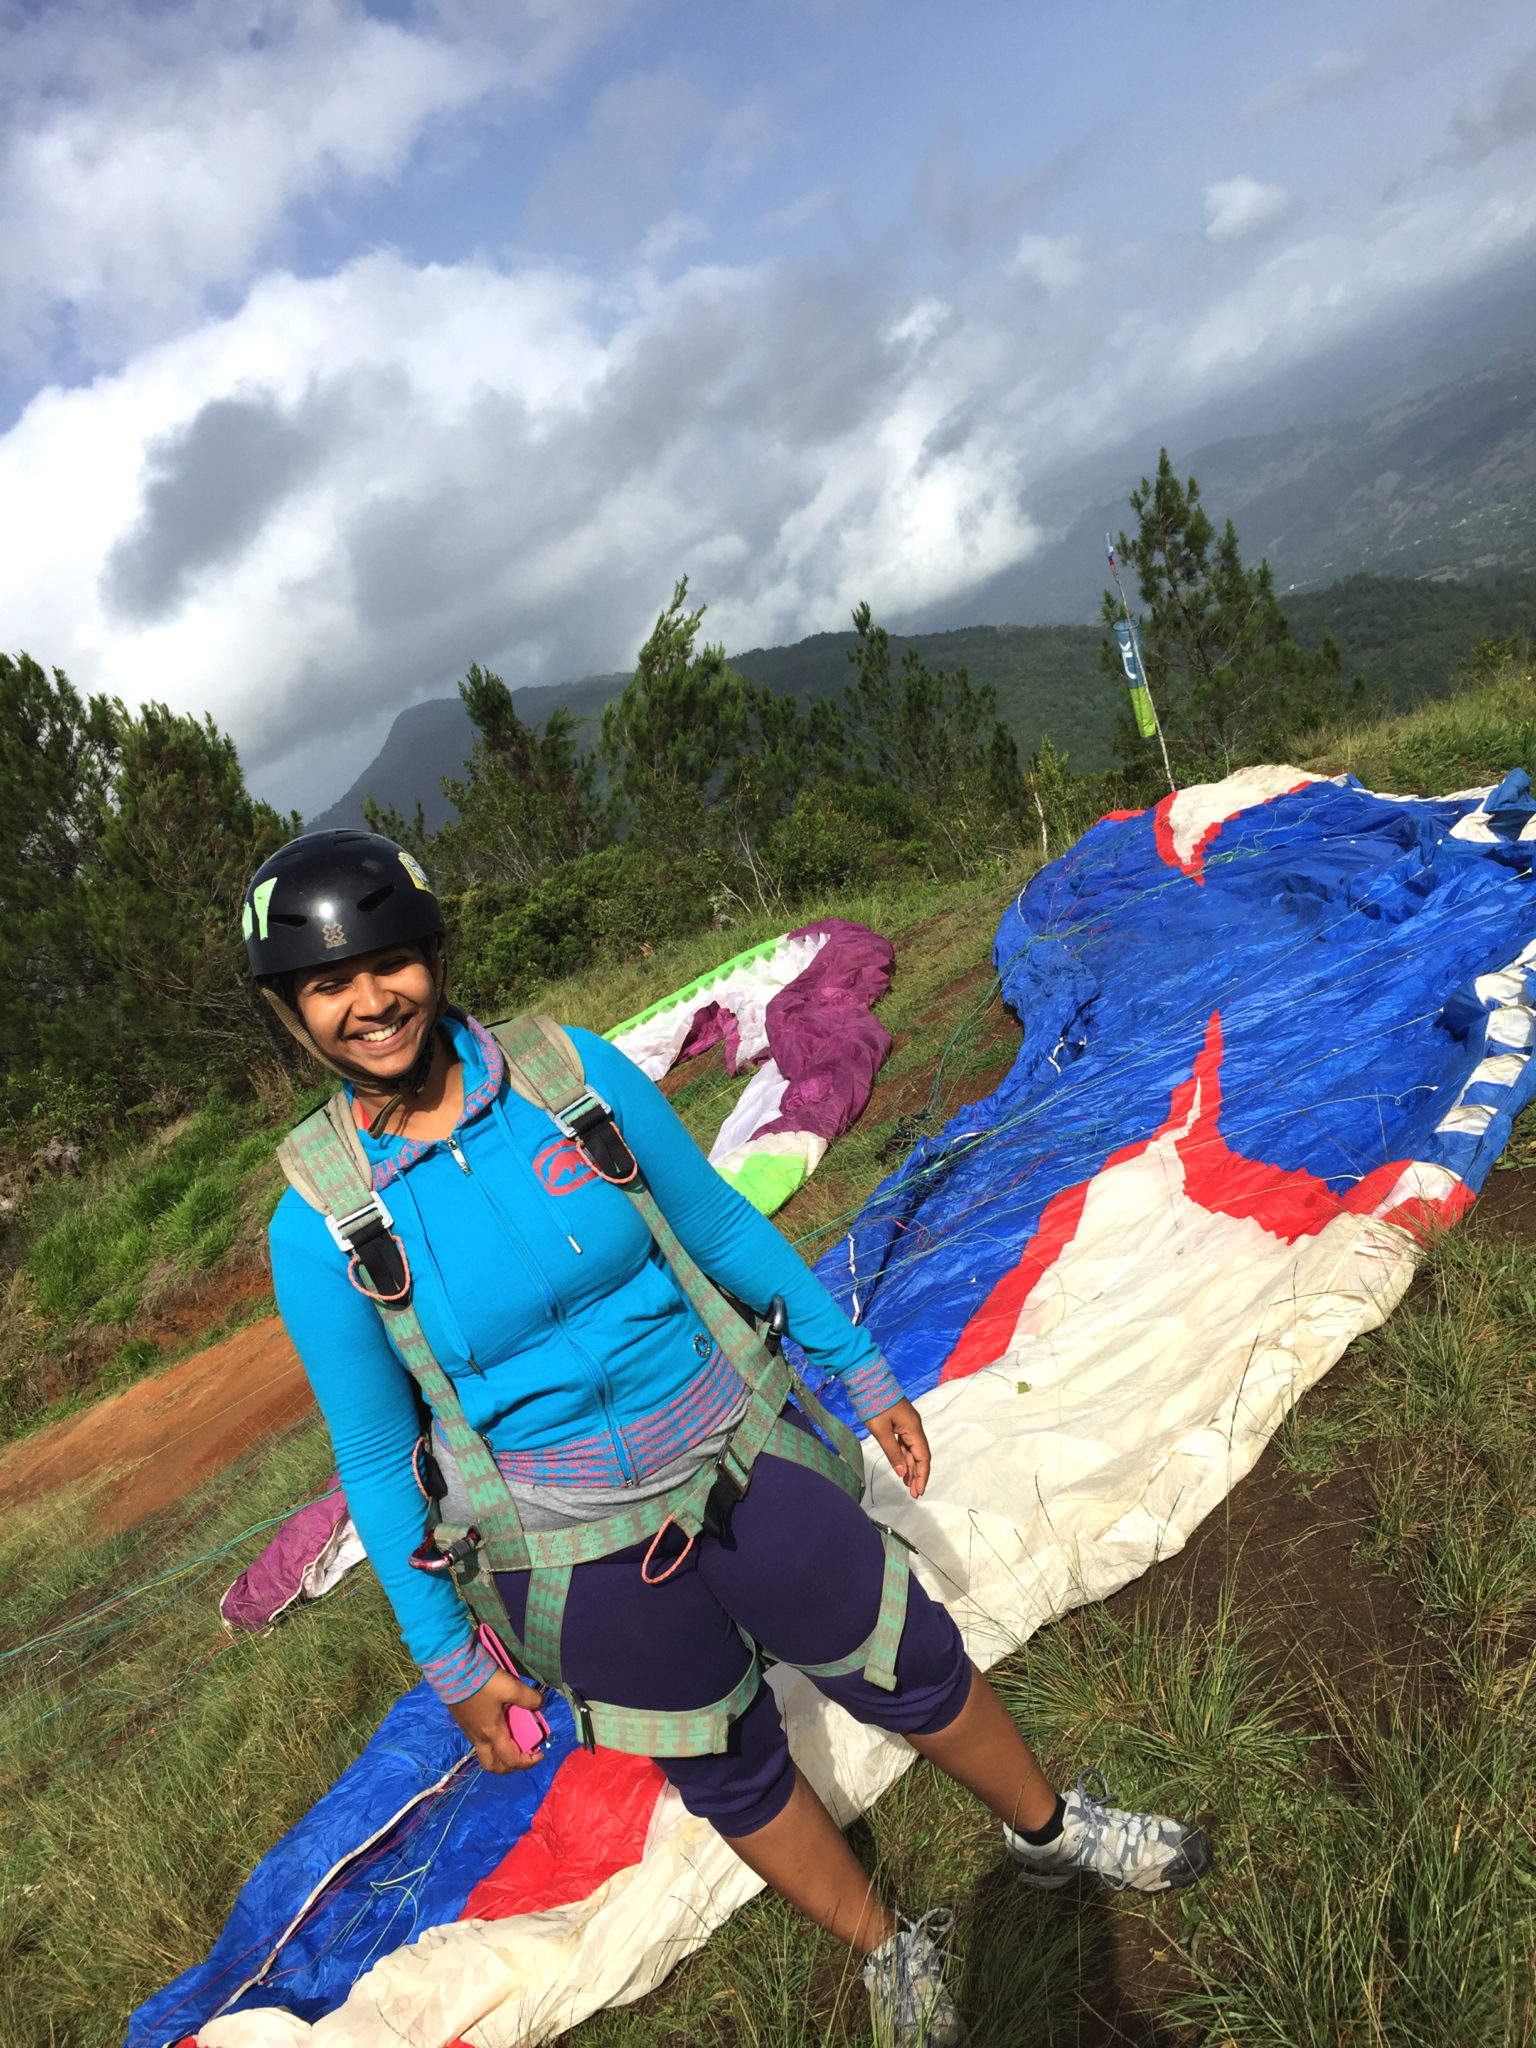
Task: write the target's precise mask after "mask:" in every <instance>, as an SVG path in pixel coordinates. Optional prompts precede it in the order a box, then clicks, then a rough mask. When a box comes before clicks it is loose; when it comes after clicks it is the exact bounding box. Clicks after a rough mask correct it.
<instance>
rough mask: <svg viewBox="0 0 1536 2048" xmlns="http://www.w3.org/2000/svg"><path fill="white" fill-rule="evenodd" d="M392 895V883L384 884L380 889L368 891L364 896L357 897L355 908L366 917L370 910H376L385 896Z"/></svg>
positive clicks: (393, 889) (393, 891) (393, 890)
mask: <svg viewBox="0 0 1536 2048" xmlns="http://www.w3.org/2000/svg"><path fill="white" fill-rule="evenodd" d="M394 893H395V885H394V883H393V882H386V883H385V884H384V886H383V888H382V889H370V890H369V891H368V894H367V895H366V896H359V897H358V899H357V907H358V909H359V910H361V911H362V912H363V914H364V915H365V916H366V915H367V913H368V912H369V911H370V910H377V909H378V907H379V905H380V904H381V903H382V902H383V901H384V899H385V897H386V896H393V895H394Z"/></svg>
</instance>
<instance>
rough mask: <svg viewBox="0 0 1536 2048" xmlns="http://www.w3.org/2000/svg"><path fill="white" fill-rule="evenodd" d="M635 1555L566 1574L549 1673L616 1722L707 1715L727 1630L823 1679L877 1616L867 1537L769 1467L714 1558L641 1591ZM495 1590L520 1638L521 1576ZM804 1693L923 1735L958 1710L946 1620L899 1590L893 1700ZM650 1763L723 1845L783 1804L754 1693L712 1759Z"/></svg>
mask: <svg viewBox="0 0 1536 2048" xmlns="http://www.w3.org/2000/svg"><path fill="white" fill-rule="evenodd" d="M796 1419H798V1418H796ZM682 1545H683V1539H682V1536H681V1534H680V1533H679V1532H678V1531H676V1530H673V1529H669V1530H668V1531H667V1534H666V1536H665V1537H664V1538H663V1540H662V1542H661V1543H660V1544H658V1546H657V1551H656V1562H653V1564H652V1571H653V1572H654V1571H655V1570H656V1569H657V1562H659V1561H660V1560H661V1559H663V1558H669V1557H672V1558H675V1557H676V1556H677V1554H678V1552H679V1551H680V1550H681V1549H682ZM645 1551H646V1545H644V1544H636V1545H634V1546H633V1547H632V1548H631V1549H628V1550H619V1551H615V1552H614V1554H613V1555H612V1556H611V1557H604V1558H599V1559H597V1560H595V1561H594V1562H593V1563H591V1564H579V1565H577V1566H576V1568H575V1570H574V1571H573V1572H572V1573H571V1584H570V1593H569V1596H568V1598H567V1600H566V1606H565V1621H564V1626H563V1629H562V1632H561V1639H560V1640H561V1658H562V1661H563V1663H564V1666H565V1676H566V1679H567V1681H568V1682H569V1683H570V1684H571V1685H572V1686H573V1687H574V1688H575V1690H576V1691H577V1692H579V1693H582V1694H584V1695H585V1696H586V1697H587V1698H589V1699H598V1700H608V1701H610V1702H611V1703H612V1704H613V1705H614V1706H620V1707H650V1708H691V1707H704V1706H709V1705H710V1704H711V1703H712V1702H713V1701H715V1700H718V1699H723V1698H724V1697H725V1695H726V1694H727V1693H728V1692H729V1691H730V1690H731V1688H732V1687H733V1686H734V1685H736V1684H737V1683H738V1682H739V1681H740V1679H741V1676H742V1674H743V1672H744V1671H745V1670H746V1668H747V1664H748V1661H749V1657H750V1654H751V1653H750V1652H749V1651H748V1649H747V1647H746V1645H745V1644H744V1643H743V1642H742V1639H741V1637H740V1635H738V1633H737V1630H736V1624H737V1623H738V1622H739V1623H740V1624H741V1626H742V1628H744V1629H745V1630H746V1632H747V1634H748V1635H749V1636H751V1637H752V1638H753V1639H754V1641H756V1642H759V1643H761V1644H762V1645H763V1647H764V1649H766V1650H767V1651H768V1653H769V1655H770V1656H772V1657H774V1658H776V1659H778V1660H779V1661H780V1662H781V1663H786V1664H829V1663H831V1662H832V1661H833V1660H834V1659H835V1658H838V1657H846V1656H848V1655H849V1654H850V1652H852V1651H853V1650H856V1649H857V1648H858V1646H859V1644H860V1643H862V1642H863V1641H864V1639H865V1637H866V1636H867V1635H868V1634H869V1632H870V1630H871V1629H872V1628H873V1627H874V1625H875V1617H876V1615H877V1614H878V1613H879V1610H880V1584H881V1579H882V1576H883V1574H884V1570H885V1552H884V1547H883V1543H882V1539H881V1535H880V1531H879V1530H878V1529H877V1528H876V1527H875V1525H874V1523H873V1522H871V1521H870V1519H869V1517H868V1516H867V1515H866V1514H865V1512H864V1510H863V1509H862V1508H861V1507H860V1506H859V1504H858V1503H857V1501H853V1500H850V1499H849V1497H848V1495H847V1494H846V1493H844V1492H843V1490H842V1488H841V1487H840V1486H837V1485H835V1484H834V1483H833V1482H832V1481H831V1480H830V1479H824V1478H822V1477H821V1475H820V1474H819V1473H816V1472H809V1471H807V1470H806V1468H805V1467H804V1466H803V1465H794V1464H790V1463H789V1462H787V1461H786V1460H785V1459H783V1458H774V1457H769V1456H767V1455H764V1456H762V1457H760V1458H759V1459H758V1461H757V1463H756V1464H755V1465H754V1467H753V1468H752V1484H751V1486H750V1487H749V1488H748V1489H747V1492H746V1494H745V1495H744V1497H743V1498H742V1499H741V1500H739V1501H738V1502H737V1503H736V1507H735V1510H734V1512H733V1513H732V1516H731V1528H730V1540H729V1543H728V1544H727V1543H722V1542H720V1541H718V1540H717V1539H716V1538H715V1537H713V1536H700V1537H699V1538H697V1540H696V1541H695V1543H694V1546H693V1548H692V1550H691V1551H690V1552H689V1553H688V1555H687V1556H686V1558H684V1560H683V1562H682V1564H681V1565H680V1566H679V1567H678V1569H677V1570H676V1571H675V1572H674V1573H673V1574H672V1576H671V1577H670V1578H669V1579H666V1580H663V1581H662V1583H661V1584H660V1585H647V1584H645V1582H644V1581H643V1580H642V1578H641V1576H640V1565H641V1560H642V1559H643V1557H644V1555H645ZM496 1583H497V1585H498V1586H499V1588H500V1589H501V1596H502V1598H503V1599H504V1600H505V1602H506V1605H507V1614H508V1618H509V1619H510V1621H511V1623H512V1626H513V1627H514V1628H515V1629H516V1630H517V1631H518V1633H519V1634H521V1632H522V1625H523V1614H524V1611H525V1608H526V1605H527V1595H528V1574H527V1573H526V1572H502V1573H499V1574H498V1575H497V1581H496ZM815 1683H816V1685H817V1686H818V1687H819V1688H820V1690H821V1691H822V1692H824V1693H825V1694H826V1696H827V1698H828V1699H832V1700H836V1701H837V1703H838V1705H839V1706H841V1707H846V1708H847V1710H848V1712H849V1713H850V1714H852V1715H853V1717H854V1719H855V1720H856V1721H867V1722H869V1723H871V1724H872V1725H873V1726H874V1727H876V1728H889V1729H892V1730H894V1731H895V1732H897V1733H899V1734H903V1735H931V1734H934V1733H936V1732H937V1731H938V1730H939V1729H941V1728H946V1727H948V1725H949V1723H950V1722H951V1721H953V1720H954V1718H955V1716H956V1715H957V1714H958V1713H959V1712H960V1709H961V1708H962V1707H963V1706H964V1705H965V1702H966V1696H967V1694H968V1693H969V1691H970V1684H971V1665H970V1659H969V1658H968V1657H967V1656H966V1654H965V1647H964V1645H963V1644H962V1642H961V1640H960V1631H959V1630H958V1629H957V1628H956V1626H955V1624H954V1622H953V1621H952V1620H951V1618H950V1616H949V1614H948V1613H947V1612H946V1611H945V1609H944V1608H942V1607H941V1606H939V1604H938V1603H937V1602H936V1601H934V1600H930V1599H929V1597H928V1595H927V1594H926V1593H925V1592H924V1591H923V1589H922V1587H921V1586H920V1585H919V1584H918V1582H917V1580H916V1579H912V1580H910V1581H909V1584H908V1589H907V1619H906V1626H905V1628H904V1629H903V1630H902V1636H901V1647H900V1649H899V1651H898V1653H897V1658H896V1689H895V1691H894V1692H882V1691H881V1689H880V1688H879V1687H878V1686H874V1685H871V1684H870V1683H869V1682H868V1680H867V1679H865V1678H864V1677H862V1676H861V1675H860V1674H859V1673H857V1672H855V1673H853V1674H852V1675H851V1676H848V1677H845V1678H818V1679H817V1680H816V1681H815ZM657 1762H658V1763H659V1765H660V1767H661V1769H662V1770H663V1771H664V1772H665V1773H666V1775H667V1777H668V1778H670V1779H671V1781H672V1783H673V1784H674V1785H675V1786H676V1787H677V1789H678V1791H679V1792H680V1793H681V1794H682V1797H683V1803H684V1805H685V1806H686V1807H687V1808H688V1810H689V1812H690V1813H696V1814H698V1815H699V1817H700V1818H701V1819H703V1820H708V1821H711V1822H713V1824H714V1825H715V1827H717V1828H718V1829H719V1831H720V1833H721V1834H723V1835H750V1834H753V1833H755V1832H756V1830H757V1829H758V1828H761V1827H766V1826H767V1825H768V1823H769V1821H771V1820H772V1819H774V1817H775V1816H776V1815H777V1814H779V1813H781V1812H782V1811H783V1809H784V1807H785V1806H786V1805H787V1804H788V1801H789V1796H790V1794H791V1792H792V1791H793V1790H794V1784H795V1769H794V1765H793V1764H792V1763H791V1761H790V1755H789V1744H788V1742H787V1741H786V1739H785V1735H784V1727H783V1723H782V1722H781V1721H780V1719H779V1708H778V1702H777V1701H776V1700H775V1698H774V1696H773V1693H772V1691H771V1690H770V1689H769V1687H768V1686H766V1685H763V1686H761V1687H759V1689H758V1693H757V1697H756V1698H755V1699H754V1700H753V1702H752V1704H751V1705H750V1706H749V1707H748V1708H747V1710H746V1712H745V1713H744V1714H743V1715H742V1716H741V1718H740V1719H739V1720H738V1721H736V1722H735V1723H734V1724H733V1726H732V1728H731V1735H730V1746H729V1748H728V1749H727V1750H726V1751H725V1752H724V1753H723V1754H722V1755H720V1756H687V1757H659V1758H658V1759H657Z"/></svg>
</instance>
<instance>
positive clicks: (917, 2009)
mask: <svg viewBox="0 0 1536 2048" xmlns="http://www.w3.org/2000/svg"><path fill="white" fill-rule="evenodd" d="M953 1925H954V1915H953V1914H952V1913H949V1912H946V1911H945V1910H944V1909H943V1908H942V1907H937V1908H935V1910H934V1911H933V1912H931V1913H925V1914H924V1915H923V1916H922V1918H921V1919H920V1920H903V1919H902V1918H901V1916H900V1915H899V1914H898V1915H897V1919H896V1928H897V1931H896V1933H895V1934H893V1935H892V1936H891V1938H890V1940H889V1941H887V1942H884V1943H882V1945H881V1946H880V1947H879V1948H877V1949H875V1950H874V1951H873V1953H872V1954H870V1955H869V1956H867V1957H866V1958H865V1961H864V1982H865V1984H866V1985H867V1986H868V1989H869V2005H870V2017H871V2019H872V2020H873V2022H874V2031H875V2048H965V2042H966V2039H967V2036H966V2031H965V2022H964V2020H962V2019H961V2017H960V2013H959V2010H958V2008H957V2007H956V2005H955V2001H954V2000H953V1999H952V1998H951V1997H950V1995H949V1993H948V1992H947V1991H946V1990H945V1989H944V1952H943V1950H942V1949H941V1948H940V1947H939V1942H940V1941H942V1940H943V1938H944V1936H945V1935H946V1934H948V1932H949V1930H950V1928H951V1927H952V1926H953Z"/></svg>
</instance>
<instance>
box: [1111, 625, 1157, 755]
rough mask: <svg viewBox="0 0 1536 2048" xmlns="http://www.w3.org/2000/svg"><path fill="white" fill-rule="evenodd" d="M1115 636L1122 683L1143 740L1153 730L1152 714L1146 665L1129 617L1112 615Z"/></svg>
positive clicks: (1148, 736)
mask: <svg viewBox="0 0 1536 2048" xmlns="http://www.w3.org/2000/svg"><path fill="white" fill-rule="evenodd" d="M1115 638H1116V640H1118V641H1119V643H1120V662H1121V666H1122V667H1123V668H1124V670H1125V687H1126V688H1127V689H1128V690H1129V691H1130V693H1131V713H1132V716H1133V717H1134V718H1135V720H1136V730H1137V731H1138V732H1139V733H1140V734H1141V736H1142V738H1143V739H1144V740H1149V739H1151V738H1152V737H1153V735H1154V734H1155V733H1156V731H1157V720H1156V718H1155V717H1154V716H1153V714H1152V693H1151V691H1150V690H1149V689H1148V688H1147V665H1146V663H1145V661H1143V659H1142V654H1141V635H1140V634H1139V633H1138V632H1137V630H1136V628H1135V626H1134V625H1133V624H1132V623H1131V621H1130V620H1129V619H1116V621H1115Z"/></svg>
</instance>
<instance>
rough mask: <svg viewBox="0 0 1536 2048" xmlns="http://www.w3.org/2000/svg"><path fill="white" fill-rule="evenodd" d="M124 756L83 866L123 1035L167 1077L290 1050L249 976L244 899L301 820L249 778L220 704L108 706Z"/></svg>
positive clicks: (241, 1066)
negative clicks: (259, 794)
mask: <svg viewBox="0 0 1536 2048" xmlns="http://www.w3.org/2000/svg"><path fill="white" fill-rule="evenodd" d="M113 717H114V724H115V728H116V731H115V740H116V769H115V773H114V776H113V780H112V788H111V792H110V798H109V800H108V801H107V802H106V804H105V806H104V810H103V815H102V823H101V829H100V834H99V837H98V839H97V841H96V845H95V848H94V852H93V857H92V861H91V865H90V869H89V872H88V874H87V876H86V878H85V900H86V906H87V911H88V916H89V921H90V928H91V934H92V938H93V941H94V943H95V946H96V948H97V950H98V951H99V953H100V955H101V957H102V959H103V960H105V961H106V962H107V964H108V965H109V966H110V967H111V969H112V972H113V975H114V977H115V980H116V983H117V989H118V1002H119V1007H120V1012H121V1018H122V1026H123V1035H124V1037H125V1038H126V1039H127V1040H128V1041H130V1042H131V1044H132V1046H133V1048H134V1051H135V1053H136V1054H137V1056H138V1057H139V1058H140V1060H141V1061H142V1063H143V1070H144V1072H145V1073H146V1074H147V1075H149V1076H152V1077H154V1078H155V1079H157V1080H159V1081H161V1082H167V1083H172V1084H175V1083H182V1084H186V1083H188V1082H190V1081H192V1080H194V1079H196V1078H198V1077H204V1076H214V1077H217V1076H221V1075H231V1076H235V1075H240V1074H252V1073H254V1072H255V1071H257V1070H258V1069H259V1068H261V1067H263V1066H266V1065H269V1064H270V1063H272V1062H273V1061H274V1060H277V1059H281V1060H287V1059H289V1058H290V1057H291V1056H292V1055H291V1052H290V1043H289V1041H288V1040H287V1039H286V1037H285V1035H284V1034H283V1033H282V1032H281V1031H280V1029H278V1027H277V1026H276V1025H275V1023H274V1021H273V1020H272V1018H271V1013H270V1012H269V1011H268V1009H267V1006H266V1004H265V1003H263V1002H261V1001H260V999H259V998H258V997H257V996H256V994H255V993H254V991H253V990H252V988H251V984H250V977H249V972H248V969H247V964H246V958H245V948H244V945H243V944H242V942H241V936H240V908H241V904H242V902H243V901H244V897H245V890H246V886H247V884H248V883H249V881H250V878H251V876H252V874H253V873H254V872H255V870H256V869H257V868H258V867H259V866H260V865H261V863H262V862H263V861H264V860H265V859H266V858H267V856H268V854H270V853H274V852H275V851H276V850H277V848H278V847H279V846H281V845H282V844H283V843H284V841H285V840H287V839H291V838H292V837H293V836H294V834H295V833H297V832H299V831H301V830H302V821H301V820H300V818H299V817H298V815H297V813H295V814H294V815H292V816H290V817H287V818H284V817H282V816H280V815H279V813H278V812H276V811H274V810H273V809H272V807H271V806H270V805H269V804H264V803H261V802H259V801H258V800H257V799H256V798H254V797H253V796H252V795H251V794H250V792H249V791H248V790H247V788H246V786H245V777H244V774H243V773H242V772H241V768H240V757H239V755H238V754H237V753H236V751H235V744H234V741H233V740H231V739H230V737H229V735H228V734H227V733H223V732H220V730H219V729H218V727H217V726H216V725H215V724H214V722H213V720H212V718H202V719H198V718H194V717H191V716H184V715H182V714H180V713H178V712H174V711H171V710H169V709H167V707H166V706H165V705H163V704H146V705H145V706H144V708H143V710H142V711H140V712H138V713H137V714H131V713H129V712H127V711H126V710H125V709H124V708H123V707H122V706H121V705H116V706H114V707H113Z"/></svg>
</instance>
